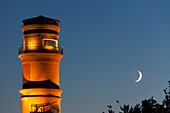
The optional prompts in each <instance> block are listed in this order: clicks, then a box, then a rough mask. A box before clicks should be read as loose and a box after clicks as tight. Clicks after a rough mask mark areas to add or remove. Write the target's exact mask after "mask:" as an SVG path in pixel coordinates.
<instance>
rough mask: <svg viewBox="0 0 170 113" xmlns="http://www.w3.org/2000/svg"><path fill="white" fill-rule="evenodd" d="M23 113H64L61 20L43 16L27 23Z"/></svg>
mask: <svg viewBox="0 0 170 113" xmlns="http://www.w3.org/2000/svg"><path fill="white" fill-rule="evenodd" d="M23 23H24V25H23V26H22V30H23V32H24V35H23V38H24V42H23V47H20V48H19V58H20V59H21V60H22V66H23V82H22V85H23V88H22V89H21V90H19V92H20V93H21V101H22V113H60V101H61V93H62V90H61V89H59V86H60V83H59V65H60V60H61V58H62V57H63V49H62V47H61V46H59V45H58V39H59V35H58V33H59V31H60V26H59V25H58V24H59V20H55V19H51V18H46V17H43V16H39V17H35V18H30V19H26V20H23Z"/></svg>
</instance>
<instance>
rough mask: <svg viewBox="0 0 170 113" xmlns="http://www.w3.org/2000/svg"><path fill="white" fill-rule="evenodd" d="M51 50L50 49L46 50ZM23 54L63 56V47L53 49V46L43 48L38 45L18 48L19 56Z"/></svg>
mask: <svg viewBox="0 0 170 113" xmlns="http://www.w3.org/2000/svg"><path fill="white" fill-rule="evenodd" d="M47 48H51V49H47ZM23 53H58V54H63V46H61V45H60V46H59V47H55V46H44V45H42V44H38V45H36V46H34V45H33V46H32V45H31V46H27V45H25V46H19V54H23Z"/></svg>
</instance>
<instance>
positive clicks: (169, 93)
mask: <svg viewBox="0 0 170 113" xmlns="http://www.w3.org/2000/svg"><path fill="white" fill-rule="evenodd" d="M168 82H169V88H165V89H164V90H163V91H164V94H165V99H163V102H162V103H161V104H160V103H158V102H157V101H156V100H155V99H154V98H153V97H151V98H149V99H144V100H142V101H141V103H139V104H136V105H135V106H134V107H133V106H130V105H129V104H127V105H126V104H124V105H123V106H120V110H121V111H119V113H170V81H168ZM116 102H117V103H118V104H119V101H118V100H116ZM107 108H108V113H115V112H114V110H113V109H112V105H108V106H107ZM102 113H105V112H102Z"/></svg>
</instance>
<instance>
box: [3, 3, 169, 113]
mask: <svg viewBox="0 0 170 113" xmlns="http://www.w3.org/2000/svg"><path fill="white" fill-rule="evenodd" d="M0 14H1V17H0V36H1V38H0V39H1V41H0V43H1V45H0V46H1V47H0V51H1V54H0V72H1V74H0V77H1V79H0V110H1V112H2V113H20V112H21V108H20V103H21V102H20V94H19V91H18V90H19V89H21V83H22V77H21V75H22V67H21V60H20V59H19V58H18V46H19V45H21V44H22V34H23V33H22V29H21V26H22V25H23V23H22V20H24V19H27V18H31V17H36V16H39V15H44V16H47V17H51V18H55V19H58V20H60V21H61V25H60V26H61V32H60V44H62V45H63V46H64V58H63V59H62V60H61V66H60V81H61V88H62V89H63V90H64V92H63V94H62V98H63V100H62V113H80V112H81V113H101V112H102V111H106V106H107V105H108V104H111V105H113V106H114V107H113V108H114V109H115V110H116V111H118V104H116V102H115V101H116V100H119V101H120V103H121V104H127V103H129V104H131V105H134V104H136V103H139V102H140V101H141V100H142V99H145V98H149V97H151V96H154V98H155V99H156V100H158V101H159V102H161V100H162V99H163V98H164V94H163V91H162V90H163V88H165V87H167V86H168V82H167V81H168V80H170V71H169V69H170V1H169V0H0ZM137 70H141V72H142V73H143V79H142V81H141V82H139V83H134V81H135V80H136V79H137V77H138V73H137Z"/></svg>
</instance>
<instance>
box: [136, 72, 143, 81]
mask: <svg viewBox="0 0 170 113" xmlns="http://www.w3.org/2000/svg"><path fill="white" fill-rule="evenodd" d="M138 73H139V78H138V79H137V80H136V81H135V82H139V81H141V80H142V73H141V72H140V71H139V70H138Z"/></svg>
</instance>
